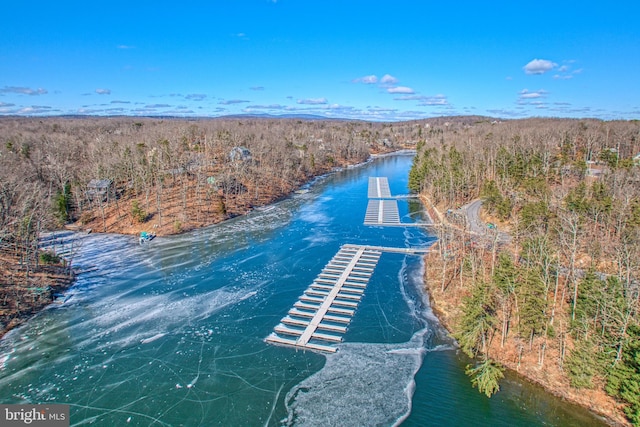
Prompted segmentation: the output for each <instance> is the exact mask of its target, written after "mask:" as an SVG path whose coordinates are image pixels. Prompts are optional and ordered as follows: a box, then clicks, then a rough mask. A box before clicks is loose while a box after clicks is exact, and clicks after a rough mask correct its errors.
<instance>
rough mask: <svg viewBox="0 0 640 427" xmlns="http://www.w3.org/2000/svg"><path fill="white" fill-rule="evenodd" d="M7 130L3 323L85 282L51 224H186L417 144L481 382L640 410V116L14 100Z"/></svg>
mask: <svg viewBox="0 0 640 427" xmlns="http://www.w3.org/2000/svg"><path fill="white" fill-rule="evenodd" d="M0 139H1V140H0V272H1V273H2V278H0V298H1V302H2V303H1V305H0V323H1V324H0V328H1V329H2V330H3V331H7V330H9V329H11V328H13V327H15V326H16V325H17V324H19V323H20V322H21V321H22V320H23V319H25V318H26V317H28V316H29V315H31V314H33V313H34V312H36V311H37V310H39V309H41V308H42V307H44V306H46V305H48V304H49V303H50V302H51V301H52V299H53V297H54V295H55V294H56V293H58V292H60V291H61V290H63V289H64V288H65V287H66V286H68V285H69V284H70V283H72V280H73V274H74V272H73V266H72V261H73V260H72V259H61V258H60V257H58V255H57V254H55V253H50V252H46V251H42V250H41V249H40V245H39V242H40V239H41V238H42V233H43V232H44V231H46V230H55V229H62V228H68V229H72V230H77V231H79V232H80V231H81V232H91V231H93V232H108V233H125V234H138V233H140V232H143V231H144V232H148V233H155V234H160V235H167V234H175V233H181V232H184V231H187V230H191V229H194V228H198V227H203V226H206V225H210V224H214V223H218V222H220V221H223V220H225V219H228V218H231V217H234V216H237V215H242V214H245V213H247V212H249V211H251V210H252V209H255V208H257V207H260V206H264V205H266V204H269V203H272V202H274V201H276V200H278V199H281V198H283V197H286V196H287V195H289V194H291V193H292V192H293V191H295V190H297V189H299V188H300V187H301V186H302V185H303V184H305V183H308V182H309V181H311V180H312V179H313V178H314V177H317V176H319V175H322V174H326V173H328V172H331V171H333V170H335V169H336V168H340V167H346V166H349V165H355V164H358V163H361V162H364V161H366V160H367V159H369V158H370V156H371V155H372V154H377V153H385V152H392V151H396V150H399V149H403V148H411V149H415V150H416V151H417V154H416V157H415V159H414V164H413V167H412V169H411V172H410V176H409V183H410V188H411V189H412V190H413V191H415V192H417V193H419V194H420V195H421V197H422V199H423V201H424V203H425V206H426V208H427V210H428V212H429V214H430V216H431V217H432V218H433V220H434V222H435V223H436V226H435V227H434V229H435V230H436V233H437V237H438V241H437V243H436V245H435V246H434V247H433V250H432V251H431V253H430V254H429V255H428V256H427V259H426V263H425V264H426V268H425V269H426V275H425V276H426V277H425V281H426V283H427V287H428V289H429V295H430V298H431V302H432V306H433V308H434V311H435V312H436V314H437V315H438V317H439V318H440V320H441V322H442V323H443V324H444V325H445V326H446V327H447V328H448V329H449V331H450V332H451V333H452V335H453V336H454V337H455V338H456V339H457V341H458V343H459V345H460V348H461V349H462V350H463V351H464V352H465V353H466V354H468V355H469V356H470V357H471V358H472V360H475V361H476V362H475V363H472V364H470V365H469V367H468V372H467V373H468V375H469V376H470V378H471V381H472V383H473V384H474V386H476V387H477V388H478V390H479V391H481V392H483V393H485V394H486V395H487V396H491V395H492V394H493V393H495V392H497V391H498V390H499V380H500V378H501V377H502V375H503V374H502V373H503V370H504V369H505V367H506V368H509V369H512V370H515V371H517V372H519V373H521V374H522V375H523V376H525V377H526V378H528V379H530V380H532V381H534V382H537V383H539V384H541V385H543V386H544V387H546V388H547V389H548V390H549V391H551V392H553V393H555V394H558V395H560V396H563V397H565V398H567V399H570V400H572V401H575V402H578V403H580V404H582V405H584V406H587V407H589V408H591V409H592V410H593V411H595V412H597V413H600V414H602V415H603V416H605V417H606V418H607V420H609V422H610V423H612V424H621V425H629V424H632V425H640V317H639V309H640V282H639V280H640V277H639V273H640V268H639V267H640V266H639V259H640V122H638V121H600V120H590V119H585V120H575V119H539V118H536V119H521V120H508V121H500V120H494V119H491V118H486V117H475V116H474V117H470V116H465V117H442V118H433V119H426V120H419V121H410V122H400V123H370V122H361V121H335V120H306V119H305V120H300V119H265V118H247V117H242V118H221V119H194V120H187V119H175V118H129V117H116V118H102V117H101V118H97V117H82V118H80V117H48V118H22V117H4V118H0ZM476 200H480V201H481V202H482V209H481V213H480V216H481V224H482V225H481V229H478V227H477V225H476V226H471V224H470V221H469V216H468V215H467V213H468V212H466V210H465V205H467V204H468V203H470V202H474V201H476Z"/></svg>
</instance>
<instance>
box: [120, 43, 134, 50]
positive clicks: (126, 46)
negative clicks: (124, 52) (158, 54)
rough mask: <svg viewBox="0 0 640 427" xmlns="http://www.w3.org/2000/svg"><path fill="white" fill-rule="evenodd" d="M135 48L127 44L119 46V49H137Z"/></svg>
mask: <svg viewBox="0 0 640 427" xmlns="http://www.w3.org/2000/svg"><path fill="white" fill-rule="evenodd" d="M135 48H136V47H135V46H128V45H126V44H120V45H118V49H135Z"/></svg>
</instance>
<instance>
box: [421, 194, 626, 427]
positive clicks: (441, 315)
mask: <svg viewBox="0 0 640 427" xmlns="http://www.w3.org/2000/svg"><path fill="white" fill-rule="evenodd" d="M419 199H420V202H421V203H422V205H423V206H424V208H425V210H426V211H427V214H428V215H429V216H430V217H431V219H432V221H433V222H434V224H436V225H440V226H443V227H455V225H452V224H450V223H449V222H448V221H447V220H446V219H445V218H444V216H443V215H442V214H441V213H440V212H439V210H438V209H437V207H436V206H435V205H434V204H433V203H432V202H431V200H430V199H429V198H428V197H427V196H425V195H423V194H421V195H420V197H419ZM436 245H439V241H438V240H436V242H435V243H434V244H433V245H432V247H437V246H436ZM431 255H432V254H427V255H425V257H424V263H425V265H428V263H429V261H430V260H429V257H430V256H431ZM423 283H424V289H425V291H426V293H427V295H428V301H429V305H430V307H431V310H432V312H433V314H434V316H436V318H437V319H438V322H439V323H440V324H441V325H442V327H443V328H444V329H446V331H447V333H448V334H449V335H452V334H453V333H454V332H455V331H454V328H453V327H452V318H453V317H455V315H452V314H451V313H450V312H449V310H448V309H449V308H451V311H453V309H456V308H458V309H459V304H457V305H453V304H450V303H454V302H455V301H447V300H446V298H437V297H436V295H437V294H439V293H440V290H439V289H437V286H436V287H434V286H432V280H431V279H430V278H429V277H428V275H427V269H425V275H424V277H423ZM434 285H435V284H434ZM450 299H451V298H450ZM454 299H455V297H454ZM456 345H457V341H456ZM496 361H497V362H499V363H500V364H502V366H504V368H505V369H507V370H509V372H510V373H512V374H514V375H515V376H517V377H518V378H521V379H522V380H524V381H527V382H529V383H531V384H535V385H537V386H540V387H542V388H543V389H544V390H545V391H546V392H548V393H550V394H551V395H553V396H556V397H558V398H560V399H563V400H565V401H567V402H570V403H572V404H575V405H577V406H580V407H582V408H584V409H587V410H588V411H589V412H591V413H592V414H594V415H595V416H597V417H599V418H600V419H601V420H602V421H603V422H604V423H606V424H608V425H610V426H616V427H617V426H621V427H623V426H624V427H627V426H630V425H631V424H629V423H628V421H627V420H626V418H624V416H623V414H622V413H621V412H617V413H613V414H612V413H607V412H606V410H605V409H604V408H600V407H595V406H593V405H592V404H591V403H590V402H592V401H591V400H589V397H588V396H587V397H584V396H583V398H582V399H581V398H580V397H579V396H574V395H573V394H572V393H571V392H570V391H571V390H567V389H566V388H565V387H553V386H552V385H551V384H549V383H548V382H545V381H544V379H543V378H541V377H539V376H535V375H531V374H528V373H527V372H528V371H524V370H519V369H517V367H516V368H514V366H512V364H511V363H509V362H508V361H506V360H504V359H503V358H497V359H496ZM578 392H579V390H578ZM585 399H586V400H585ZM620 417H622V418H620Z"/></svg>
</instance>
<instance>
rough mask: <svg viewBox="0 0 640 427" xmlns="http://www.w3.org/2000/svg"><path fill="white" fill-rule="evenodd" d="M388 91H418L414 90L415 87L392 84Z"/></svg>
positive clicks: (410, 92)
mask: <svg viewBox="0 0 640 427" xmlns="http://www.w3.org/2000/svg"><path fill="white" fill-rule="evenodd" d="M387 92H389V93H406V94H412V93H416V91H414V90H413V89H411V88H410V87H407V86H392V87H390V88H387Z"/></svg>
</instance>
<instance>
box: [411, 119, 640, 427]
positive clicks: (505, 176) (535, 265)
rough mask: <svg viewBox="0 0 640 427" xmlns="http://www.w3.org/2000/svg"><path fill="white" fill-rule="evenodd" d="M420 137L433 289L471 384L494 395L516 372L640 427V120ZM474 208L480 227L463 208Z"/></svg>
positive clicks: (531, 123)
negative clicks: (433, 238) (467, 360)
mask: <svg viewBox="0 0 640 427" xmlns="http://www.w3.org/2000/svg"><path fill="white" fill-rule="evenodd" d="M424 136H425V138H424V139H423V140H421V141H420V143H419V144H418V147H417V155H416V158H415V159H414V166H413V168H412V171H411V173H410V187H411V188H412V189H413V190H414V191H418V192H419V193H420V194H421V197H422V201H423V204H424V205H425V207H426V209H427V211H428V212H429V214H430V216H431V217H432V219H433V220H434V222H435V223H436V224H438V225H437V226H436V227H435V232H436V234H437V237H438V242H437V243H436V244H435V245H434V246H433V250H432V251H431V252H430V254H429V255H428V256H427V257H426V259H425V265H426V268H425V269H426V271H425V283H426V286H427V289H428V292H429V295H430V300H431V304H432V307H433V310H434V313H435V314H436V315H437V317H438V318H439V319H440V321H441V323H442V324H443V325H444V326H445V327H446V328H447V330H448V331H449V332H450V333H451V334H452V335H453V336H454V337H455V338H456V340H457V341H458V344H459V345H460V348H461V349H462V350H463V351H464V352H465V353H466V354H467V355H469V356H471V357H472V358H474V359H475V360H476V364H475V366H471V367H469V369H468V371H467V373H468V374H469V375H470V377H471V380H472V384H474V385H475V386H476V387H477V388H478V389H479V391H482V392H484V393H485V394H487V395H489V396H490V395H491V394H493V393H495V392H497V391H498V389H499V378H500V377H501V376H502V374H501V370H502V369H504V368H507V369H510V370H512V371H514V372H516V373H518V374H520V375H521V376H523V377H524V378H526V379H528V380H529V381H532V382H534V383H537V384H540V385H542V386H543V387H544V388H545V389H546V390H548V391H549V392H551V393H552V394H554V395H557V396H559V397H562V398H564V399H566V400H568V401H571V402H574V403H577V404H579V405H581V406H583V407H585V408H588V409H590V410H591V411H592V412H594V413H596V414H598V415H600V416H602V417H604V419H605V420H606V422H607V423H609V424H611V425H625V426H626V425H640V413H639V412H638V411H639V408H640V406H639V402H638V401H639V399H640V389H639V385H640V364H639V363H638V362H639V361H640V345H639V343H640V335H639V331H640V328H639V327H638V326H639V310H640V289H639V288H640V285H639V279H640V277H639V276H638V273H639V272H640V265H639V263H638V261H639V258H640V185H638V184H639V183H640V155H639V154H640V123H638V122H637V121H631V122H623V121H621V122H600V121H593V120H586V121H578V120H556V119H529V120H516V121H512V122H504V123H493V124H489V123H483V124H475V125H473V126H460V125H456V124H454V125H452V126H449V127H446V126H439V127H435V126H433V127H431V128H426V129H425V132H424ZM474 199H481V200H482V201H483V206H482V210H481V217H482V218H481V219H482V222H483V223H484V224H485V226H484V227H483V228H482V229H481V230H480V231H478V229H477V227H474V224H473V223H474V221H473V220H471V219H470V218H468V217H467V216H466V214H465V212H466V210H465V209H466V207H465V206H463V205H465V204H467V203H470V202H472V201H473V200H474ZM489 224H490V226H488V225H489ZM483 375H484V376H483ZM481 376H482V377H481Z"/></svg>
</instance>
